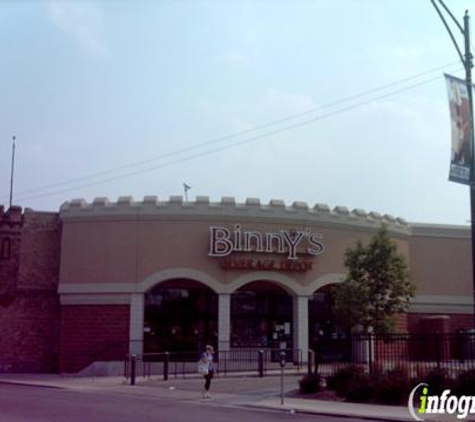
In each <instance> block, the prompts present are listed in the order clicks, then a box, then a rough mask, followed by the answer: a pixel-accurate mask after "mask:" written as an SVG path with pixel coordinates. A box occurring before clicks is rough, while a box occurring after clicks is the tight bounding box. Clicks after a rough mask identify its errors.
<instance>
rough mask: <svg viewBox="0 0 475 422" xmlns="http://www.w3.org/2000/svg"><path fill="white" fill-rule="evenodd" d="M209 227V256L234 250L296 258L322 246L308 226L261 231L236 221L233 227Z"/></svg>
mask: <svg viewBox="0 0 475 422" xmlns="http://www.w3.org/2000/svg"><path fill="white" fill-rule="evenodd" d="M209 230H210V246H209V256H212V257H220V258H224V257H227V256H229V255H230V254H232V253H233V252H253V253H264V254H285V255H287V259H290V260H297V259H299V257H298V254H299V253H301V254H305V255H307V256H308V255H313V256H315V255H320V254H321V253H322V252H323V251H324V249H325V248H324V245H323V243H322V242H321V239H322V235H321V234H320V233H312V232H311V231H310V229H309V228H306V229H303V230H279V231H278V232H270V233H261V232H259V231H255V230H253V231H245V230H243V229H242V227H241V225H240V224H236V225H235V226H234V230H232V231H231V230H230V229H228V228H226V227H221V226H212V227H210V228H209ZM263 262H265V261H263ZM268 265H270V264H268Z"/></svg>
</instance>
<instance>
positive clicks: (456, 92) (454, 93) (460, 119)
mask: <svg viewBox="0 0 475 422" xmlns="http://www.w3.org/2000/svg"><path fill="white" fill-rule="evenodd" d="M445 81H446V84H447V93H448V95H449V107H450V123H451V132H452V148H451V157H450V172H449V180H451V181H452V182H457V183H464V184H467V185H469V184H470V182H471V177H470V174H471V169H472V125H471V123H470V118H471V116H470V102H469V98H468V89H467V83H466V82H465V81H464V80H463V79H459V78H455V77H454V76H450V75H447V74H445Z"/></svg>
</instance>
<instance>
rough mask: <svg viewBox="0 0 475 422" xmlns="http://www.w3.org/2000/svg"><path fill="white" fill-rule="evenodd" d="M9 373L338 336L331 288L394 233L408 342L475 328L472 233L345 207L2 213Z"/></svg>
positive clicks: (80, 208)
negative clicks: (356, 249) (405, 278)
mask: <svg viewBox="0 0 475 422" xmlns="http://www.w3.org/2000/svg"><path fill="white" fill-rule="evenodd" d="M0 210H1V211H0V265H1V267H0V311H1V312H0V334H1V336H0V339H1V340H0V342H1V348H0V370H3V371H30V372H32V371H38V372H48V371H57V370H59V371H60V372H77V371H79V370H81V369H83V368H84V367H86V366H87V365H89V364H90V363H92V362H93V361H94V360H97V359H114V358H117V359H119V358H121V357H123V356H125V355H126V354H127V353H128V352H134V353H142V352H153V351H197V350H200V348H201V347H202V346H203V345H204V344H205V343H208V342H210V343H212V344H214V345H215V346H216V347H217V348H218V349H219V350H229V349H232V348H237V347H255V346H257V347H285V348H294V349H301V350H307V349H308V348H309V347H312V345H313V342H314V340H315V338H316V337H317V336H321V335H338V330H339V327H338V326H337V325H336V324H335V323H334V320H333V318H332V315H331V309H330V307H329V288H330V286H332V285H334V284H335V283H339V282H341V280H342V278H343V276H344V273H345V268H344V266H343V263H342V262H343V255H344V252H345V250H346V249H347V248H348V247H351V246H353V245H354V244H355V243H356V241H357V240H362V241H363V242H366V241H368V239H369V238H370V236H371V235H373V234H374V233H375V232H376V231H377V230H378V229H379V228H380V227H381V225H382V224H385V225H386V226H387V228H388V231H389V232H390V234H391V236H392V238H393V239H394V240H395V241H396V243H397V245H398V248H399V251H400V252H401V253H403V254H404V255H405V257H406V259H407V262H408V264H409V268H410V275H411V277H412V279H413V280H414V282H415V283H416V285H417V293H416V296H415V298H414V299H413V301H412V302H411V307H410V310H409V312H408V313H407V314H404V315H400V316H399V319H398V330H400V331H409V332H418V331H427V330H432V331H440V332H456V331H458V330H461V329H467V328H471V327H473V296H472V291H473V289H472V281H471V265H472V264H471V254H470V251H471V240H470V229H469V227H465V226H441V225H433V224H409V223H407V222H406V221H404V220H402V219H400V218H394V217H391V216H388V215H381V214H378V213H375V212H371V213H366V212H364V211H362V210H353V211H351V212H350V211H349V210H348V209H347V208H345V207H336V208H334V209H332V210H331V209H330V208H329V207H328V206H326V205H321V204H317V205H315V206H314V207H313V208H311V207H308V205H307V204H306V203H303V202H294V203H293V204H292V205H291V206H286V205H285V204H284V203H283V202H282V201H278V200H273V201H270V203H269V204H261V203H260V201H259V200H258V199H248V200H247V201H246V202H245V203H243V204H238V203H236V202H235V200H234V198H222V200H221V201H220V202H218V203H213V202H210V201H209V199H208V198H207V197H197V198H196V201H194V202H184V201H183V199H182V197H179V196H172V197H170V199H169V200H168V201H159V200H158V199H157V198H156V197H145V198H144V200H143V201H140V202H135V201H133V200H132V198H130V197H122V198H119V200H118V201H117V202H114V203H111V202H109V201H108V200H107V199H104V198H97V199H95V200H94V201H93V203H86V202H85V201H84V200H73V201H70V202H66V203H65V204H63V206H62V207H61V209H60V210H59V212H58V213H42V212H36V211H32V210H29V209H26V210H25V211H23V212H22V210H21V209H20V208H18V207H12V208H10V209H9V210H6V211H5V210H4V209H3V208H1V209H0Z"/></svg>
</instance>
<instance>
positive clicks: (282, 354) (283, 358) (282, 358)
mask: <svg viewBox="0 0 475 422" xmlns="http://www.w3.org/2000/svg"><path fill="white" fill-rule="evenodd" d="M279 363H280V405H281V406H283V405H284V367H285V364H286V353H285V352H284V351H283V350H282V351H281V352H280V361H279Z"/></svg>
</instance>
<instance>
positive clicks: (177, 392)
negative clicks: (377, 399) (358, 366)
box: [0, 374, 454, 421]
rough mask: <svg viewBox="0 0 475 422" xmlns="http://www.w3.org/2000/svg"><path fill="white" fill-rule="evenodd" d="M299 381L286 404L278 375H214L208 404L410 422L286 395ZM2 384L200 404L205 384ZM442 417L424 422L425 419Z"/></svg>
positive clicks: (399, 411) (9, 377) (60, 380)
mask: <svg viewBox="0 0 475 422" xmlns="http://www.w3.org/2000/svg"><path fill="white" fill-rule="evenodd" d="M300 378H301V375H287V376H286V377H284V393H285V394H284V404H283V405H281V395H280V392H281V384H280V377H278V376H267V377H264V378H258V377H243V376H241V377H238V376H236V377H230V376H228V377H216V378H215V379H214V380H213V382H212V386H211V393H212V399H211V401H210V403H212V404H214V405H220V406H240V407H243V406H244V407H251V408H260V409H272V410H281V411H285V412H292V413H294V412H295V413H309V414H319V415H328V416H345V417H353V418H367V419H379V420H382V419H384V420H391V421H412V420H413V419H412V418H411V416H410V414H409V412H408V410H407V408H406V407H403V406H401V407H399V406H379V405H368V404H359V403H345V402H334V401H327V400H316V399H311V398H309V399H307V398H295V397H289V396H288V395H289V393H291V392H292V391H294V390H296V389H297V388H298V379H300ZM0 383H1V384H21V385H30V386H36V387H45V388H63V389H74V390H83V391H94V390H96V391H104V392H107V391H109V392H120V393H124V394H133V395H135V394H137V395H149V396H155V397H161V398H166V399H171V400H173V399H177V400H187V401H201V400H202V399H201V395H200V390H201V388H202V385H203V381H202V379H201V378H199V377H189V378H188V377H187V378H170V379H169V380H168V381H163V379H161V378H159V377H152V378H142V377H138V378H137V380H136V385H135V386H131V385H129V384H128V383H127V381H126V379H125V378H124V377H78V376H62V375H45V374H0ZM444 419H445V418H444ZM444 419H440V418H438V419H430V418H426V420H444ZM445 420H454V419H453V418H452V419H445Z"/></svg>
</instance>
